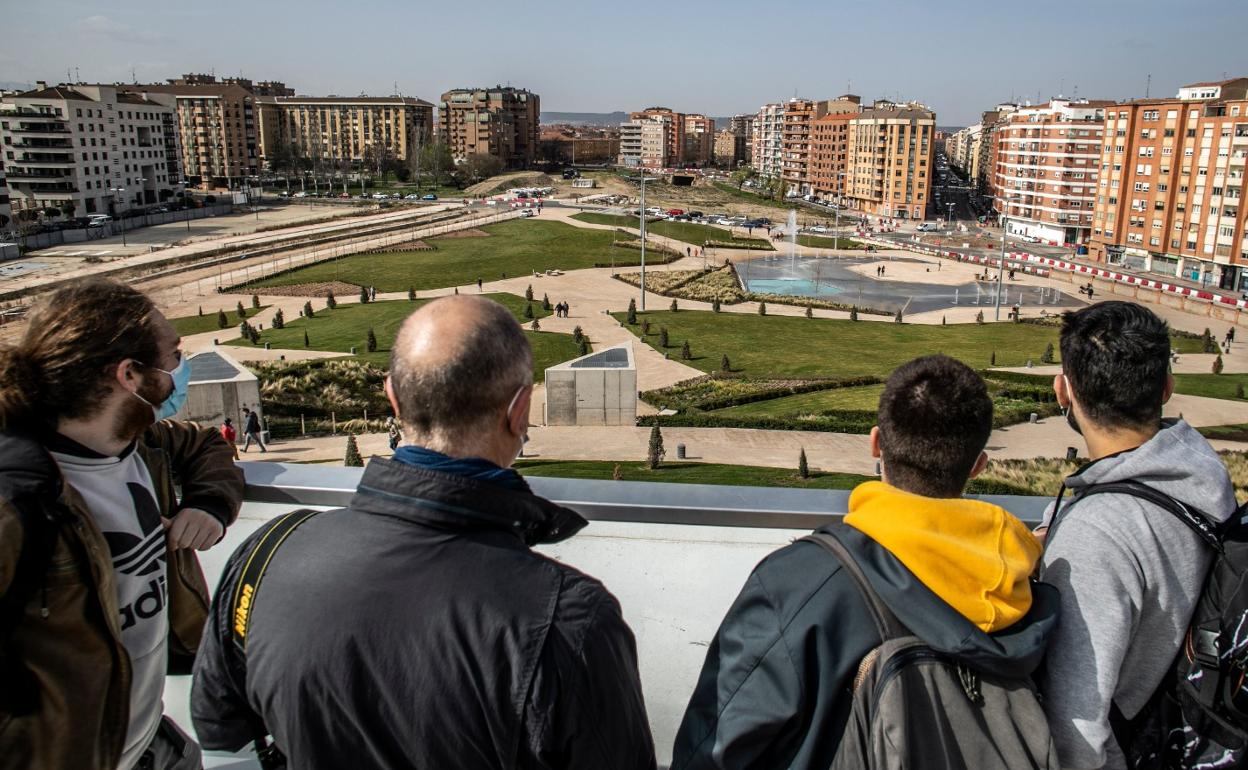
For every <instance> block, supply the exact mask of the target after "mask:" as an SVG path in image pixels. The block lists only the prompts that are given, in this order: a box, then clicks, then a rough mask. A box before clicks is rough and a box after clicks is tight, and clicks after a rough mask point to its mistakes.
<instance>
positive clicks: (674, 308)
mask: <svg viewBox="0 0 1248 770" xmlns="http://www.w3.org/2000/svg"><path fill="white" fill-rule="evenodd" d="M667 309H668V310H670V311H672V312H673V313H675V312H678V311H679V310H680V305H678V304H676V300H672V304H671V305H669V306H668V308H667Z"/></svg>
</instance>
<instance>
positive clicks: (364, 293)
mask: <svg viewBox="0 0 1248 770" xmlns="http://www.w3.org/2000/svg"><path fill="white" fill-rule="evenodd" d="M367 302H368V287H367V286H361V287H360V304H361V305H363V304H366V303H367Z"/></svg>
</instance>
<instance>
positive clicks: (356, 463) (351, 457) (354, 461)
mask: <svg viewBox="0 0 1248 770" xmlns="http://www.w3.org/2000/svg"><path fill="white" fill-rule="evenodd" d="M342 464H343V465H345V466H347V467H348V468H363V467H364V458H363V457H361V456H360V448H359V446H357V445H356V443H355V435H354V434H352V435H349V436H347V454H346V456H345V457H343V458H342Z"/></svg>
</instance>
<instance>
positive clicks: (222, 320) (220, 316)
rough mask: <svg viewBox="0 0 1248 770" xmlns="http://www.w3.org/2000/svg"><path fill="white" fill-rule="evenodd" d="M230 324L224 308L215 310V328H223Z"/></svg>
mask: <svg viewBox="0 0 1248 770" xmlns="http://www.w3.org/2000/svg"><path fill="white" fill-rule="evenodd" d="M229 325H230V319H229V318H227V317H226V315H225V311H224V310H218V311H217V328H218V329H225V328H227V327H228V326H229Z"/></svg>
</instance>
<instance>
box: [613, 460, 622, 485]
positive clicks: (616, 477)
mask: <svg viewBox="0 0 1248 770" xmlns="http://www.w3.org/2000/svg"><path fill="white" fill-rule="evenodd" d="M611 480H612V481H623V480H624V472H623V471H621V470H620V464H619V463H616V464H615V467H614V468H612V469H611Z"/></svg>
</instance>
